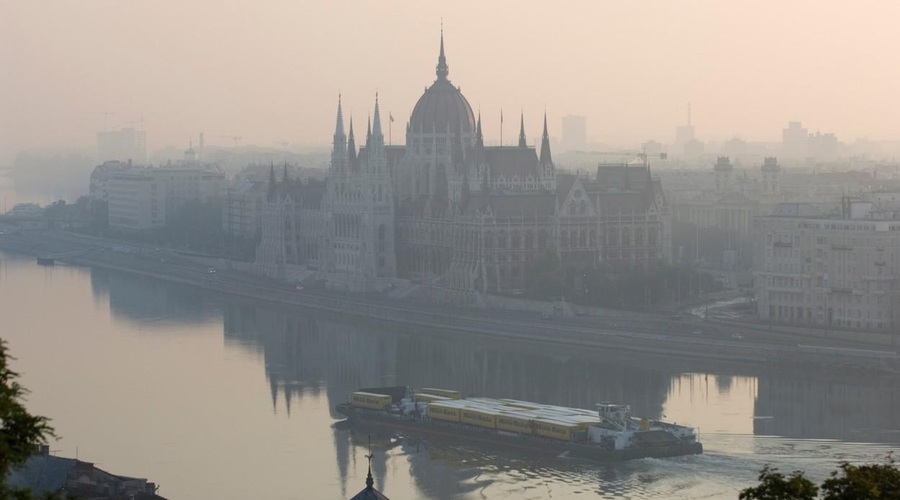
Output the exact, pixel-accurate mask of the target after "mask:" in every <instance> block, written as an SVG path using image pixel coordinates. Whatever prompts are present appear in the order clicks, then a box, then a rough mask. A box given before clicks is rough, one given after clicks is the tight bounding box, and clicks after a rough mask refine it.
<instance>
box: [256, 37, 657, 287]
mask: <svg viewBox="0 0 900 500" xmlns="http://www.w3.org/2000/svg"><path fill="white" fill-rule="evenodd" d="M436 75H437V78H436V79H435V81H434V83H433V84H432V85H431V86H430V87H428V88H427V89H426V90H425V93H424V94H423V95H422V96H421V98H419V100H418V102H417V103H416V105H415V107H414V109H413V112H412V114H411V116H410V118H409V121H408V123H407V125H406V144H405V146H386V145H385V143H384V135H383V132H382V128H381V115H380V111H379V106H378V99H377V96H376V101H375V110H374V115H373V119H372V121H371V123H370V124H369V125H368V127H367V131H366V140H365V145H364V146H363V147H362V148H360V149H359V150H357V146H356V142H355V137H354V131H353V122H352V118H351V120H350V124H349V131H348V132H347V133H345V129H344V117H343V111H342V108H341V103H340V100H339V101H338V109H337V123H336V126H335V133H334V140H333V147H332V154H331V164H330V167H329V172H328V179H327V181H326V187H325V189H324V192H323V193H322V196H321V198H320V200H319V203H318V204H316V203H315V201H314V200H313V198H312V197H311V195H310V194H309V193H305V194H304V193H289V192H287V191H288V190H286V189H282V188H279V187H275V188H273V189H274V192H275V193H276V195H275V196H274V198H271V199H270V202H269V203H268V204H267V207H268V208H267V209H266V211H265V213H266V215H265V216H266V217H268V218H271V219H277V221H276V222H272V221H270V222H269V223H266V222H263V224H262V229H263V236H262V243H261V244H260V248H259V251H258V265H259V266H260V269H271V270H272V271H274V272H277V271H276V267H272V266H271V265H270V264H269V262H270V261H271V260H272V259H280V260H279V262H282V263H290V264H297V265H300V266H306V267H308V268H310V269H314V270H315V271H316V272H317V273H318V275H319V277H320V278H322V279H323V280H324V281H325V284H326V286H328V287H330V288H332V289H337V290H348V291H377V290H385V289H388V288H393V287H395V286H397V284H398V281H397V279H398V278H399V279H402V280H406V281H403V282H402V283H412V284H413V285H418V288H420V289H421V290H423V291H425V292H427V293H435V294H440V295H441V296H442V297H444V298H448V299H451V300H460V301H470V300H473V297H474V296H475V295H476V294H474V293H473V292H481V293H515V292H517V291H518V290H521V289H523V288H524V287H525V281H526V276H525V273H526V269H527V266H528V265H529V263H530V262H531V261H532V260H533V259H534V258H536V257H538V256H539V255H541V254H544V253H547V252H552V253H554V254H555V255H557V256H558V257H559V259H560V262H561V263H562V264H563V265H564V266H573V267H576V268H584V267H587V266H595V265H598V264H600V263H602V262H608V261H611V262H614V263H616V264H617V265H630V266H639V267H643V268H647V267H649V266H651V265H652V264H653V263H654V262H656V261H659V260H668V259H669V258H670V253H671V234H670V230H671V224H670V220H669V219H670V216H669V207H668V203H667V201H666V198H665V196H664V195H663V192H662V186H661V184H660V182H659V181H658V180H657V179H654V178H653V177H652V176H651V174H650V169H649V166H647V165H646V164H642V165H624V164H621V165H600V166H599V167H598V169H597V172H596V175H592V174H589V175H572V174H563V173H559V172H557V171H556V167H555V165H554V162H553V159H552V155H551V151H550V138H549V135H548V132H547V118H546V115H545V116H544V123H543V134H542V138H541V147H540V151H539V152H538V150H537V149H536V148H535V147H534V146H533V145H529V144H527V141H526V135H525V121H524V116H523V117H522V119H521V121H520V128H519V138H518V144H516V145H512V146H486V145H485V144H484V136H483V134H482V127H481V117H480V116H476V115H475V114H474V113H473V111H472V107H471V106H470V105H469V102H468V101H467V100H466V98H465V97H464V96H463V94H462V92H461V91H460V89H459V87H457V86H454V85H453V84H451V83H450V80H449V78H448V75H449V66H448V65H447V60H446V57H445V54H444V42H443V36H442V37H441V46H440V55H439V57H438V64H437V67H436ZM273 183H274V181H273ZM274 184H277V183H274ZM278 193H283V194H278ZM298 196H300V197H305V198H304V199H305V200H306V201H304V202H301V203H298V201H297V198H296V197H298ZM291 211H293V212H295V213H294V215H288V214H287V212H291ZM295 220H296V221H301V223H295V222H294V221H295ZM302 221H306V222H305V223H304V222H302ZM297 231H313V232H314V235H313V233H310V235H304V236H298V235H296V232H297ZM310 239H316V241H317V244H315V245H310V244H309V240H310ZM298 241H303V242H306V245H307V246H308V247H310V248H315V249H316V251H315V252H307V253H306V254H304V253H302V252H300V251H290V252H288V251H286V250H283V248H287V247H288V246H290V245H296V244H297V243H294V242H298ZM291 259H293V260H291ZM304 259H306V260H304ZM288 261H290V262H288Z"/></svg>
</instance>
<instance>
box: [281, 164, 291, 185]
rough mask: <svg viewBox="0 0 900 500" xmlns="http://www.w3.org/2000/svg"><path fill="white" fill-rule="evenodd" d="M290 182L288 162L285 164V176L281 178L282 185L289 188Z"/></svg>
mask: <svg viewBox="0 0 900 500" xmlns="http://www.w3.org/2000/svg"><path fill="white" fill-rule="evenodd" d="M288 182H290V179H288V173H287V162H284V174H282V176H281V183H282V184H284V185H285V186H287V185H288Z"/></svg>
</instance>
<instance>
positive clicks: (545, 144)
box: [541, 111, 553, 166]
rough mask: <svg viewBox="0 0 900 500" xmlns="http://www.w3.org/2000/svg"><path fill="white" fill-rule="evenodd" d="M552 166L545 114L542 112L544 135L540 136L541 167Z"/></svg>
mask: <svg viewBox="0 0 900 500" xmlns="http://www.w3.org/2000/svg"><path fill="white" fill-rule="evenodd" d="M552 164H553V158H552V157H551V156H550V134H548V133H547V112H546V111H544V134H543V135H542V136H541V165H544V166H547V165H552Z"/></svg>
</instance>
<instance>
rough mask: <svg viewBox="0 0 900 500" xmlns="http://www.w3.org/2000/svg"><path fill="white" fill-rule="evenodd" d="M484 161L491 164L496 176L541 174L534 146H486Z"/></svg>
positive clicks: (508, 176)
mask: <svg viewBox="0 0 900 500" xmlns="http://www.w3.org/2000/svg"><path fill="white" fill-rule="evenodd" d="M483 158H484V161H485V163H487V164H488V165H490V166H491V170H492V171H493V173H494V175H495V176H498V175H504V176H506V177H507V178H510V177H512V176H513V175H515V174H519V176H520V177H521V176H526V175H534V176H537V175H539V174H540V168H539V165H538V157H537V153H535V152H534V148H533V147H526V148H522V147H518V146H502V147H501V146H496V147H486V148H484V156H483Z"/></svg>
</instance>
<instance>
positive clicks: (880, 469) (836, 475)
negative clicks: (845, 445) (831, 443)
mask: <svg viewBox="0 0 900 500" xmlns="http://www.w3.org/2000/svg"><path fill="white" fill-rule="evenodd" d="M818 493H821V496H820V497H818V498H821V499H822V500H887V499H896V498H900V469H898V468H897V467H896V465H895V463H894V459H893V458H892V457H890V456H888V459H887V462H886V463H884V464H866V465H852V464H850V463H847V462H843V463H841V465H840V466H839V467H838V470H836V471H833V472H832V473H831V476H830V477H829V478H828V479H826V480H825V481H824V482H823V483H822V486H821V487H820V488H818V487H816V486H815V485H814V484H813V483H812V481H810V480H809V479H806V478H805V477H803V472H801V471H795V472H794V473H793V474H791V475H790V476H788V477H785V476H784V475H783V474H781V473H779V472H778V469H772V468H770V467H769V466H768V465H767V466H765V467H764V468H763V470H762V471H761V472H760V473H759V485H757V486H754V487H751V488H746V489H744V490H743V491H741V493H740V496H739V497H738V498H739V499H740V500H813V499H815V498H817V496H816V495H817V494H818Z"/></svg>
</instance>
